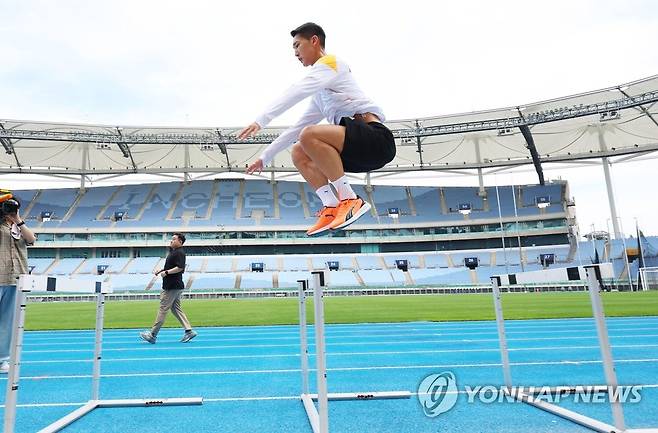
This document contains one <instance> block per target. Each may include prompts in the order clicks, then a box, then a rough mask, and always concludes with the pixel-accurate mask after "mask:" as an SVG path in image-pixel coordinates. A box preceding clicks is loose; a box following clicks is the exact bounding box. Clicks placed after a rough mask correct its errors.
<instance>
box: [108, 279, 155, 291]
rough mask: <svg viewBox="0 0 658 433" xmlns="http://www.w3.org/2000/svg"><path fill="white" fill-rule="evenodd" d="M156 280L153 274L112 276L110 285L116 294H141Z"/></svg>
mask: <svg viewBox="0 0 658 433" xmlns="http://www.w3.org/2000/svg"><path fill="white" fill-rule="evenodd" d="M155 278H156V276H155V275H153V274H116V275H111V276H110V283H111V284H112V290H113V291H114V292H118V293H121V292H134V291H136V292H141V291H144V290H146V287H147V286H148V285H149V283H150V282H151V281H152V280H154V279H155ZM157 278H158V279H160V280H161V278H160V277H157Z"/></svg>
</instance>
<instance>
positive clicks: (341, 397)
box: [301, 391, 411, 433]
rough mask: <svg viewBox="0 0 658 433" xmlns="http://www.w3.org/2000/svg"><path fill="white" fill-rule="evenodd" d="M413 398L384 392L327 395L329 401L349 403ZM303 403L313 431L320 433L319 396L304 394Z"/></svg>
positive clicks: (398, 392) (407, 392)
mask: <svg viewBox="0 0 658 433" xmlns="http://www.w3.org/2000/svg"><path fill="white" fill-rule="evenodd" d="M403 398H411V393H410V392H409V391H384V392H330V393H327V400H329V401H349V400H391V399H403ZM301 399H302V403H303V404H304V409H305V410H306V416H307V417H308V422H309V424H310V425H311V428H312V429H313V433H320V416H319V414H318V409H317V407H315V400H317V399H318V395H317V394H302V395H301Z"/></svg>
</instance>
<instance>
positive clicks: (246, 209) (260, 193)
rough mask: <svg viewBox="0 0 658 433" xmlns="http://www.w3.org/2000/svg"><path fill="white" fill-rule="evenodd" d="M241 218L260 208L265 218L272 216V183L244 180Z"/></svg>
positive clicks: (247, 216) (249, 215) (248, 216)
mask: <svg viewBox="0 0 658 433" xmlns="http://www.w3.org/2000/svg"><path fill="white" fill-rule="evenodd" d="M242 199H243V203H242V215H241V216H242V218H250V217H251V213H252V211H254V210H261V211H263V212H264V213H265V217H266V218H273V217H274V191H273V188H272V184H271V183H270V182H268V181H263V180H252V181H249V182H245V188H244V194H243V198H242Z"/></svg>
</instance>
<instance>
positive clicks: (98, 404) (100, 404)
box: [38, 397, 203, 433]
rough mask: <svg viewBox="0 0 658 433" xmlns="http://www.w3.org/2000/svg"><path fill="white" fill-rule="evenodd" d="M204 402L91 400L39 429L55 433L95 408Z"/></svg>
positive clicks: (192, 399) (42, 432)
mask: <svg viewBox="0 0 658 433" xmlns="http://www.w3.org/2000/svg"><path fill="white" fill-rule="evenodd" d="M200 404H203V398H201V397H190V398H161V399H157V398H149V399H119V400H90V401H88V402H87V403H86V404H85V405H83V406H81V407H79V408H78V409H76V410H74V411H73V412H71V413H69V414H68V415H66V416H64V417H62V418H60V419H58V420H57V421H55V422H54V423H52V424H50V425H49V426H47V427H45V428H43V429H41V430H39V432H38V433H54V432H58V431H60V430H62V429H63V428H64V427H66V426H68V425H70V424H72V423H73V422H74V421H77V420H79V419H80V418H82V417H83V416H85V415H87V414H88V413H90V412H91V411H93V410H94V409H99V408H112V407H151V406H191V405H200Z"/></svg>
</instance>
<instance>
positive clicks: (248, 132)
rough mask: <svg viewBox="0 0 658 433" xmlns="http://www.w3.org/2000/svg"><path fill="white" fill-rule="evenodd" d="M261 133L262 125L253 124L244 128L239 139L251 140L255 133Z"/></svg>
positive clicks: (239, 134)
mask: <svg viewBox="0 0 658 433" xmlns="http://www.w3.org/2000/svg"><path fill="white" fill-rule="evenodd" d="M258 131H260V125H259V124H258V123H256V122H254V123H252V124H251V125H249V126H247V127H246V128H244V129H243V130H242V131H240V132H239V133H238V138H239V139H240V140H244V139H245V138H249V137H251V136H252V135H254V134H255V133H257V132H258Z"/></svg>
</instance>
